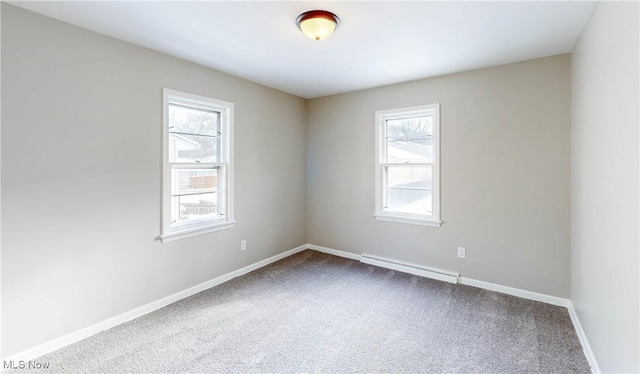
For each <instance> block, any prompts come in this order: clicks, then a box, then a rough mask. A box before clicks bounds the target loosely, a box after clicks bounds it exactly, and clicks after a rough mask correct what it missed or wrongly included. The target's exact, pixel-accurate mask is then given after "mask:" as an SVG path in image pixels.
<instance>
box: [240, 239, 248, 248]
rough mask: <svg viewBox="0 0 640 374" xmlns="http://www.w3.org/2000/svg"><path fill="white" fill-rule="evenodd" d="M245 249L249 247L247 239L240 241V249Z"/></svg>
mask: <svg viewBox="0 0 640 374" xmlns="http://www.w3.org/2000/svg"><path fill="white" fill-rule="evenodd" d="M245 249H247V241H246V240H242V241H241V242H240V250H241V251H244V250H245Z"/></svg>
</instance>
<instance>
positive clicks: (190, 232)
mask: <svg viewBox="0 0 640 374" xmlns="http://www.w3.org/2000/svg"><path fill="white" fill-rule="evenodd" d="M235 224H236V221H224V222H219V223H214V224H211V225H206V226H198V227H193V228H189V229H183V230H178V231H171V232H168V233H166V234H162V235H160V240H162V242H163V243H167V242H172V241H174V240H179V239H186V238H191V237H193V236H198V235H204V234H210V233H212V232H216V231H220V230H226V229H231V228H233V226H235Z"/></svg>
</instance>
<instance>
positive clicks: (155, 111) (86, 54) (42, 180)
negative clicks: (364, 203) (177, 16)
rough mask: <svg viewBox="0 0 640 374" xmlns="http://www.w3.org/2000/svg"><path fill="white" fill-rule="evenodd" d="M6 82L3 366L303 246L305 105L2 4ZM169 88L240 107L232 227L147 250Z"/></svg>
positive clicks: (155, 214)
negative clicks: (55, 341) (44, 346)
mask: <svg viewBox="0 0 640 374" xmlns="http://www.w3.org/2000/svg"><path fill="white" fill-rule="evenodd" d="M2 78H3V79H2V99H3V102H2V106H3V108H2V109H3V110H2V218H3V220H2V231H3V237H2V306H3V310H2V327H3V334H2V339H3V348H4V349H3V355H4V356H5V357H6V356H8V355H12V354H15V353H18V352H20V351H22V350H24V349H27V348H31V347H33V346H35V345H37V344H41V343H44V342H47V341H50V340H52V339H55V338H58V337H60V336H62V335H65V334H67V333H70V332H74V331H76V330H78V329H80V328H83V327H86V326H89V325H91V324H93V323H96V322H100V321H103V320H105V319H107V318H110V317H113V316H115V315H118V314H120V313H123V312H126V311H129V310H131V309H134V308H136V307H139V306H142V305H144V304H146V303H149V302H151V301H155V300H158V299H160V298H162V297H165V296H168V295H170V294H173V293H175V292H178V291H181V290H184V289H186V288H188V287H190V286H194V285H196V284H199V283H201V282H204V281H207V280H210V279H212V278H215V277H216V276H219V275H222V274H225V273H228V272H230V271H233V270H236V269H238V268H241V267H243V266H246V265H249V264H252V263H254V262H256V261H259V260H262V259H264V258H267V257H270V256H272V255H275V254H277V253H280V252H282V251H284V250H287V249H291V248H294V247H297V246H299V245H302V244H304V243H306V178H305V167H306V165H305V139H306V129H305V111H306V101H305V100H303V99H300V98H297V97H294V96H291V95H288V94H284V93H282V92H279V91H276V90H273V89H270V88H266V87H263V86H260V85H257V84H254V83H251V82H248V81H246V80H242V79H239V78H235V77H231V76H229V75H225V74H222V73H219V72H216V71H213V70H211V69H207V68H204V67H201V66H198V65H194V64H191V63H188V62H185V61H182V60H179V59H175V58H172V57H169V56H166V55H163V54H160V53H157V52H153V51H150V50H148V49H144V48H141V47H138V46H134V45H132V44H128V43H125V42H122V41H119V40H116V39H112V38H109V37H106V36H101V35H99V34H96V33H93V32H90V31H87V30H84V29H81V28H78V27H75V26H71V25H68V24H64V23H61V22H59V21H55V20H52V19H49V18H45V17H42V16H40V15H37V14H35V13H30V12H27V11H24V10H21V9H19V8H16V7H13V6H10V5H7V4H5V3H3V4H2ZM163 87H169V88H173V89H177V90H181V91H186V92H191V93H195V94H198V95H204V96H210V97H213V98H217V99H221V100H226V101H231V102H234V103H235V157H236V158H235V186H236V189H235V206H236V219H237V221H238V223H237V224H236V227H235V228H233V229H231V230H225V231H220V232H216V233H213V234H209V235H205V236H199V237H195V238H189V239H184V240H179V241H175V242H171V243H167V244H161V243H160V242H159V241H157V240H155V238H156V237H157V236H158V235H159V234H160V187H161V180H160V177H161V158H160V155H161V151H162V143H161V135H162V127H161V126H162V118H161V114H162V88H163ZM242 239H247V241H248V247H249V248H248V250H246V251H244V252H240V240H242Z"/></svg>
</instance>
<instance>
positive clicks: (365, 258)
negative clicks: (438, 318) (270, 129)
mask: <svg viewBox="0 0 640 374" xmlns="http://www.w3.org/2000/svg"><path fill="white" fill-rule="evenodd" d="M360 261H361V262H362V263H365V264H369V265H374V266H379V267H383V268H386V269H391V270H396V271H400V272H403V273H408V274H413V275H418V276H421V277H425V278H431V279H436V280H439V281H443V282H449V283H458V276H459V274H458V273H454V272H450V271H446V270H441V269H435V268H430V267H427V266H422V265H415V264H409V263H406V262H401V261H396V260H390V259H388V258H384V257H378V256H372V255H368V254H364V253H363V254H362V256H361V259H360Z"/></svg>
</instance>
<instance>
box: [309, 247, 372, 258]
mask: <svg viewBox="0 0 640 374" xmlns="http://www.w3.org/2000/svg"><path fill="white" fill-rule="evenodd" d="M307 248H309V249H313V250H314V251H318V252H322V253H328V254H330V255H334V256H338V257H344V258H348V259H351V260H357V261H360V255H358V254H355V253H351V252H345V251H339V250H337V249H333V248H327V247H321V246H319V245H315V244H307Z"/></svg>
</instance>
